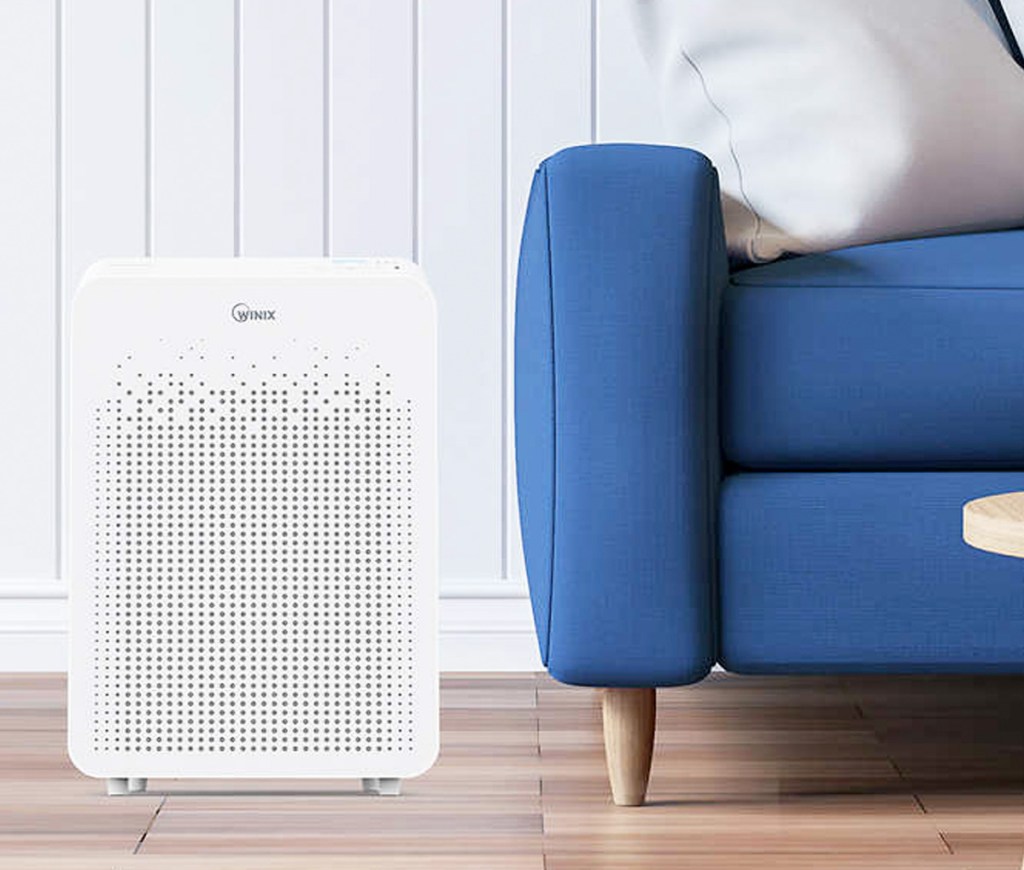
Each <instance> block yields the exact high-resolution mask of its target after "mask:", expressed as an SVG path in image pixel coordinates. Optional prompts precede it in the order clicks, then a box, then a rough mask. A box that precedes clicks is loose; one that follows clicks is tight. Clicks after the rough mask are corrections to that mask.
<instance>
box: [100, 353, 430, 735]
mask: <svg viewBox="0 0 1024 870" xmlns="http://www.w3.org/2000/svg"><path fill="white" fill-rule="evenodd" d="M345 359H346V360H347V359H348V357H346V358H345ZM179 360H181V362H180V366H181V370H180V371H143V370H141V368H142V367H141V366H140V365H139V364H138V363H135V362H133V360H132V357H131V356H130V355H129V356H127V357H126V358H125V359H124V360H123V361H122V363H121V364H120V365H119V366H118V367H117V371H116V373H114V375H113V377H112V382H111V391H110V395H109V396H108V397H106V398H105V399H104V400H103V401H102V402H101V403H100V404H99V405H98V406H97V407H96V408H95V416H94V438H95V444H94V448H95V449H94V457H95V468H94V484H95V487H94V489H95V519H96V523H95V526H94V529H95V532H94V535H95V540H94V548H93V552H94V554H95V564H94V566H93V567H94V578H95V608H96V616H95V619H94V621H93V627H92V630H93V631H94V632H95V635H94V637H93V649H94V650H95V662H94V667H95V669H96V672H95V674H94V680H93V686H94V695H93V710H94V716H95V721H94V728H93V735H94V736H93V743H94V745H93V748H94V749H95V750H96V751H98V752H198V753H218V752H270V753H293V752H303V753H309V752H324V753H335V752H343V753H372V752H389V753H395V752H403V751H409V750H411V749H412V743H413V730H414V729H413V715H412V714H413V710H412V709H411V707H412V703H413V701H412V698H413V695H412V673H413V669H412V665H413V662H412V659H411V655H412V652H411V651H412V637H411V631H412V629H411V626H412V624H413V622H412V612H411V608H412V601H413V595H412V583H413V580H414V564H413V553H414V535H415V528H414V523H413V514H414V500H413V495H414V493H413V480H414V473H413V472H414V468H413V461H414V459H413V457H414V453H413V449H412V439H413V432H414V427H415V422H414V415H415V408H414V406H413V403H412V401H411V399H407V398H402V397H401V396H399V395H397V391H396V390H395V389H394V387H393V384H392V380H393V379H392V377H391V375H390V373H389V372H387V371H384V370H382V369H381V368H380V366H373V365H364V366H362V368H360V367H358V366H354V367H351V368H346V367H345V366H344V365H338V366H334V365H329V361H330V358H329V355H328V354H324V353H323V352H321V351H317V352H316V353H314V352H313V351H310V362H309V363H308V364H304V365H302V368H303V369H304V370H302V371H298V370H294V368H295V367H294V366H292V365H291V364H289V365H287V366H286V365H283V364H279V363H278V362H277V361H276V360H273V361H271V362H270V363H269V364H268V365H263V364H259V363H255V362H248V361H245V360H241V359H239V360H235V359H234V357H232V358H231V359H230V360H224V361H221V362H222V363H224V366H223V369H222V367H221V365H218V366H217V367H216V368H217V370H218V371H221V370H223V371H224V372H230V374H226V375H220V376H219V378H218V377H211V376H210V375H209V374H208V372H209V370H210V368H212V367H205V366H204V360H205V356H203V355H200V354H188V353H183V355H182V356H181V357H179ZM285 369H287V370H285ZM204 371H206V372H207V374H204Z"/></svg>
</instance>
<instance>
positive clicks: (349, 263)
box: [81, 257, 426, 285]
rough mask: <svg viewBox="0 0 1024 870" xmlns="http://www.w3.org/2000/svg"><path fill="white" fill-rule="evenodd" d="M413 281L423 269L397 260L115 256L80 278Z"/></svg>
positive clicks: (84, 281) (98, 263) (87, 281)
mask: <svg viewBox="0 0 1024 870" xmlns="http://www.w3.org/2000/svg"><path fill="white" fill-rule="evenodd" d="M332 276H337V277H341V276H346V277H367V278H371V277H373V278H380V277H388V276H396V277H407V278H416V279H419V280H420V281H422V282H423V283H424V284H426V278H425V277H424V275H423V270H422V269H421V268H420V267H419V266H418V265H417V264H416V263H414V262H412V261H411V260H407V259H404V258H401V257H117V258H105V259H102V260H98V261H97V262H95V263H93V264H92V265H91V266H90V267H89V268H88V269H87V270H86V271H85V274H84V275H83V276H82V281H81V283H82V284H83V285H84V284H87V283H89V282H91V281H93V280H95V279H97V278H117V277H131V278H142V277H145V278H241V279H247V278H318V277H319V278H323V277H332Z"/></svg>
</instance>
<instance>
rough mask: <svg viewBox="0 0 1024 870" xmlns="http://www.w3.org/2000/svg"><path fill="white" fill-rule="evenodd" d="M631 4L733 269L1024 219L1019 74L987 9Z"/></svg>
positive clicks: (741, 0) (969, 3)
mask: <svg viewBox="0 0 1024 870" xmlns="http://www.w3.org/2000/svg"><path fill="white" fill-rule="evenodd" d="M1015 2H1020V3H1021V8H1022V9H1024V0H1015ZM635 11H636V15H637V23H638V28H639V33H640V37H641V43H642V44H643V47H644V51H645V54H646V55H647V57H648V58H649V60H650V61H651V63H652V65H653V66H654V68H655V70H656V71H657V72H658V74H659V79H660V84H661V88H662V95H663V102H664V105H665V113H666V120H667V122H668V129H669V131H670V135H671V136H672V138H673V139H674V140H675V141H677V142H678V144H680V145H686V146H689V147H692V148H694V149H696V150H698V151H702V152H703V153H704V154H706V155H707V156H708V157H709V158H710V159H711V160H712V162H713V163H714V164H715V165H716V167H717V168H718V171H719V173H720V176H721V184H722V198H723V206H724V211H725V222H726V234H727V236H728V241H729V249H730V252H731V254H732V255H733V256H734V257H735V258H737V259H741V260H747V261H752V262H766V261H769V260H773V259H775V258H777V257H779V256H781V255H782V254H785V253H787V252H791V253H798V254H803V253H810V252H813V251H825V250H832V249H835V248H841V247H846V246H849V245H857V244H865V243H869V242H876V241H883V240H889V239H895V238H907V237H911V236H921V235H933V234H938V233H946V232H961V231H967V230H980V229H994V228H1001V227H1008V226H1020V225H1022V224H1024V71H1022V70H1021V68H1020V67H1018V66H1017V65H1016V63H1015V62H1014V60H1013V59H1012V57H1011V56H1010V54H1009V52H1008V51H1007V49H1006V47H1005V45H1004V44H1003V41H1002V35H1001V32H1000V31H999V28H998V24H996V22H995V18H994V16H993V15H992V13H991V10H990V8H989V7H988V4H987V2H986V0H771V2H769V0H636V2H635Z"/></svg>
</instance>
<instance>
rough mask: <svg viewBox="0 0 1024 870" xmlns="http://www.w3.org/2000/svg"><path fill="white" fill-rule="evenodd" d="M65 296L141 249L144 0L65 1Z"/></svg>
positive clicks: (144, 230) (143, 243)
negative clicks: (112, 261) (101, 262)
mask: <svg viewBox="0 0 1024 870" xmlns="http://www.w3.org/2000/svg"><path fill="white" fill-rule="evenodd" d="M63 33H64V69H63V72H64V75H63V81H64V84H63V90H64V107H65V110H64V142H63V146H64V148H63V150H64V210H63V242H64V295H65V298H66V299H67V298H69V297H70V294H71V291H72V290H73V289H74V287H75V285H76V284H77V282H78V279H79V278H80V277H81V274H82V272H83V271H84V270H85V267H86V266H88V265H89V264H90V263H91V262H92V261H93V260H96V259H98V258H100V257H118V256H120V257H125V256H140V255H142V254H145V252H146V233H147V214H146V212H147V208H146V198H147V190H146V163H147V160H146V4H145V3H142V2H139V0H65V3H64V29H63Z"/></svg>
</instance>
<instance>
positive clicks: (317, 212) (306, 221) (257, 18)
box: [240, 0, 325, 256]
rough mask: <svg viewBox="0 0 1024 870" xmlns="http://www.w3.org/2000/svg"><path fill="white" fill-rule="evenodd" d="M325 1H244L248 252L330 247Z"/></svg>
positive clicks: (298, 252) (309, 251)
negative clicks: (326, 219) (326, 205)
mask: <svg viewBox="0 0 1024 870" xmlns="http://www.w3.org/2000/svg"><path fill="white" fill-rule="evenodd" d="M324 123H325V118H324V3H323V0H289V2H287V3H285V2H281V0H241V154H240V158H241V167H240V178H241V252H242V253H243V254H247V255H255V256H304V255H305V256H318V255H320V254H322V253H323V252H324V247H325V245H324Z"/></svg>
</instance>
